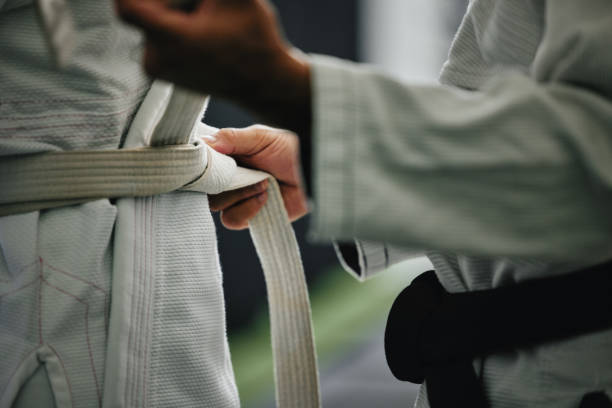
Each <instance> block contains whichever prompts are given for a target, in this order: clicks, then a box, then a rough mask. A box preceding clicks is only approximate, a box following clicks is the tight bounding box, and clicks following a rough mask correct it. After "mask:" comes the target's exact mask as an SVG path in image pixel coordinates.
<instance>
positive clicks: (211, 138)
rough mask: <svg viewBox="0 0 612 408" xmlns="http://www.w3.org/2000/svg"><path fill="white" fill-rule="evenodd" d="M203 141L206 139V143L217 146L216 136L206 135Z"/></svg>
mask: <svg viewBox="0 0 612 408" xmlns="http://www.w3.org/2000/svg"><path fill="white" fill-rule="evenodd" d="M202 139H204V141H205V142H206V143H208V144H215V143H216V142H217V136H216V135H204V136H202Z"/></svg>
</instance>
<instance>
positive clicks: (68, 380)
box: [47, 344, 74, 405]
mask: <svg viewBox="0 0 612 408" xmlns="http://www.w3.org/2000/svg"><path fill="white" fill-rule="evenodd" d="M47 347H49V348H50V349H51V351H52V352H53V353H54V354H55V355H56V356H57V359H58V360H59V362H60V365H61V366H62V369H63V370H64V377H65V378H66V383H67V384H68V393H69V394H70V402H72V405H74V396H73V394H72V384H70V378H68V370H66V366H65V365H64V360H62V357H61V356H60V355H59V353H58V352H57V351H56V350H55V348H53V346H52V345H50V344H47Z"/></svg>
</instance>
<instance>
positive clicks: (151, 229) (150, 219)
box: [142, 198, 155, 407]
mask: <svg viewBox="0 0 612 408" xmlns="http://www.w3.org/2000/svg"><path fill="white" fill-rule="evenodd" d="M150 200H151V209H150V217H149V223H150V231H149V234H148V235H145V236H146V237H148V238H149V268H151V270H150V271H149V281H152V279H151V277H152V276H153V274H154V272H153V266H152V265H153V256H152V255H153V204H154V203H155V199H154V198H150ZM154 290H155V288H154V287H151V291H149V294H151V292H152V291H154ZM148 300H149V302H148V303H147V312H146V316H145V323H146V324H149V322H150V320H149V316H150V314H151V303H153V302H151V296H149V299H148ZM147 329H148V330H147V338H146V341H145V353H144V366H143V369H142V378H143V380H142V382H143V384H142V395H143V397H142V406H143V407H146V406H147V403H146V401H147V369H148V360H149V358H148V357H149V354H148V353H149V341H150V337H149V335H150V333H151V327H149V326H147Z"/></svg>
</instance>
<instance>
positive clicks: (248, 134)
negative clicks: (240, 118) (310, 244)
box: [205, 125, 308, 229]
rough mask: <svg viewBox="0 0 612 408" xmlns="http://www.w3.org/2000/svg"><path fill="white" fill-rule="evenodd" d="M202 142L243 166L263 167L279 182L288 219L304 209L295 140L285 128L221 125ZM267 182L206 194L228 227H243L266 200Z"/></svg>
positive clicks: (261, 168)
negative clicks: (229, 126) (234, 127)
mask: <svg viewBox="0 0 612 408" xmlns="http://www.w3.org/2000/svg"><path fill="white" fill-rule="evenodd" d="M205 140H206V142H207V143H208V144H209V145H210V146H211V147H212V148H213V149H215V150H217V151H218V152H220V153H223V154H227V155H230V156H232V157H233V158H234V159H236V161H237V162H238V163H240V164H242V165H244V166H247V167H251V168H255V169H258V170H263V171H265V172H268V173H270V174H271V175H273V176H274V177H275V178H276V179H277V180H278V182H279V185H280V190H281V194H282V196H283V202H284V204H285V208H286V209H287V213H288V215H289V219H290V220H291V221H294V220H296V219H298V218H300V217H302V216H304V215H305V214H306V213H307V212H308V206H307V200H306V194H305V192H304V188H303V183H302V177H301V172H300V162H299V141H298V139H297V136H296V135H295V134H293V133H291V132H289V131H286V130H280V129H273V128H269V127H266V126H259V125H257V126H250V127H248V128H244V129H222V130H220V131H219V132H217V133H216V134H215V135H214V136H212V137H208V138H206V139H205ZM266 187H267V182H266V181H264V182H261V183H258V184H256V185H255V186H250V187H245V188H242V189H239V190H233V191H226V192H224V193H221V194H216V195H210V196H209V202H210V208H211V210H213V211H222V213H221V221H222V222H223V225H225V226H226V227H227V228H229V229H244V228H246V227H247V226H248V222H249V220H250V219H251V218H253V217H254V216H255V215H256V214H257V213H258V212H259V210H261V208H262V207H263V205H264V204H265V202H266V200H267V192H266V191H265V189H266Z"/></svg>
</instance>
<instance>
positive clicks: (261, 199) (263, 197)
mask: <svg viewBox="0 0 612 408" xmlns="http://www.w3.org/2000/svg"><path fill="white" fill-rule="evenodd" d="M257 201H259V202H260V203H263V202H265V201H266V192H265V191H264V192H263V193H261V194H258V195H257Z"/></svg>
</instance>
